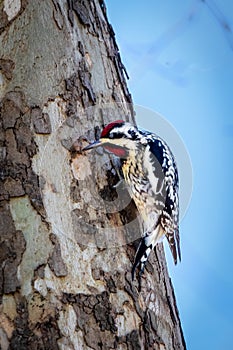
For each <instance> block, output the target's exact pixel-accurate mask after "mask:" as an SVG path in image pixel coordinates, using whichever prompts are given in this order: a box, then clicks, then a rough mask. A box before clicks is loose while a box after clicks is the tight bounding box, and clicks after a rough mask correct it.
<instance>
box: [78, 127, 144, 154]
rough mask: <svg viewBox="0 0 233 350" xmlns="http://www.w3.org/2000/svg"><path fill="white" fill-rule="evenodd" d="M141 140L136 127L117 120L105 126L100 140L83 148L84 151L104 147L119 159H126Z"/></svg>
mask: <svg viewBox="0 0 233 350" xmlns="http://www.w3.org/2000/svg"><path fill="white" fill-rule="evenodd" d="M138 138H139V132H138V129H137V127H136V126H133V125H131V124H130V123H127V122H124V121H123V120H116V121H115V122H112V123H110V124H108V125H107V126H105V128H104V129H103V131H102V133H101V135H100V139H99V140H98V141H95V142H93V143H91V144H90V145H88V146H87V147H85V148H83V151H87V150H90V149H92V148H96V147H99V146H103V147H104V148H105V149H106V150H108V151H109V152H111V153H114V154H115V155H116V156H118V157H125V156H126V155H127V152H128V150H129V149H132V148H133V147H134V144H135V142H134V141H136V140H137V139H138Z"/></svg>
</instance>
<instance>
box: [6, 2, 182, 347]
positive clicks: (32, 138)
mask: <svg viewBox="0 0 233 350" xmlns="http://www.w3.org/2000/svg"><path fill="white" fill-rule="evenodd" d="M125 75H126V72H125V69H124V66H123V65H122V62H121V59H120V56H119V52H118V48H117V45H116V42H115V38H114V32H113V29H112V27H111V25H110V24H109V23H108V20H107V16H106V9H105V5H104V2H103V1H102V0H90V1H88V0H82V1H81V0H79V1H78V0H67V1H65V0H53V1H49V0H43V1H27V0H21V1H20V0H4V1H1V2H0V95H1V105H0V107H1V134H0V142H1V153H0V155H1V183H0V186H1V206H0V210H1V213H0V228H1V237H0V268H1V274H0V298H1V299H0V303H1V305H0V344H1V349H2V350H6V349H17V350H20V349H23V350H24V349H30V350H33V349H40V350H41V349H62V350H63V349H64V350H65V349H72V350H73V349H76V350H80V349H121V350H123V349H160V350H161V349H185V342H184V339H183V335H182V329H181V325H180V320H179V315H178V310H177V307H176V302H175V296H174V291H173V288H172V285H171V281H170V279H169V277H168V273H167V267H166V263H165V259H164V252H163V248H162V246H159V247H158V248H157V249H156V251H155V254H151V257H150V263H149V264H148V265H147V268H146V271H145V273H144V275H143V277H142V285H141V290H140V291H139V286H138V281H134V283H133V282H132V281H131V275H130V271H131V267H132V262H133V259H134V254H135V246H134V245H133V244H132V241H133V240H134V239H135V237H136V236H135V234H137V237H139V235H140V225H139V221H138V220H137V216H138V214H137V211H136V209H135V207H134V204H133V203H132V202H130V199H129V197H128V196H127V195H124V196H123V195H122V194H123V193H125V190H124V188H119V189H117V190H116V189H115V188H113V185H114V184H116V183H117V181H118V175H117V172H116V169H117V166H118V164H117V161H116V160H114V159H113V158H112V157H110V156H109V155H108V154H105V153H104V152H103V151H101V150H98V152H92V153H91V154H82V153H81V152H80V149H81V147H82V146H84V145H86V144H87V143H86V141H87V140H88V141H92V140H94V139H95V138H96V137H98V136H99V133H100V130H101V129H102V126H103V125H104V124H106V123H108V122H110V121H113V120H115V119H121V118H123V119H125V120H130V121H134V119H133V109H132V104H131V102H132V101H131V96H130V94H129V92H128V89H127V86H126V82H125ZM127 243H130V244H127ZM152 255H153V256H152Z"/></svg>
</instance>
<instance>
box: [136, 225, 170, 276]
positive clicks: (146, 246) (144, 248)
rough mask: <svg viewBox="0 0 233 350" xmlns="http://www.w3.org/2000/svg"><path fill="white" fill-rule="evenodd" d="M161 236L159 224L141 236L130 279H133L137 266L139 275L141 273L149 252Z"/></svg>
mask: <svg viewBox="0 0 233 350" xmlns="http://www.w3.org/2000/svg"><path fill="white" fill-rule="evenodd" d="M163 237H164V231H163V230H162V228H161V227H160V226H157V227H156V229H155V230H154V231H153V232H150V234H148V233H147V234H146V235H145V236H144V237H142V238H141V241H140V243H139V246H138V249H137V252H136V256H135V259H134V264H133V268H132V281H133V280H134V275H135V271H136V269H137V267H139V275H141V274H142V273H143V271H144V267H145V264H146V262H147V260H148V258H149V255H150V252H151V251H152V250H153V249H154V247H155V245H156V244H157V243H158V242H160V241H161V239H163Z"/></svg>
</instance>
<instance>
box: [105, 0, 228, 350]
mask: <svg viewBox="0 0 233 350" xmlns="http://www.w3.org/2000/svg"><path fill="white" fill-rule="evenodd" d="M106 5H107V10H108V17H109V20H110V23H111V24H112V25H113V28H114V30H115V33H116V38H117V42H118V45H119V47H120V52H121V57H122V60H123V63H124V64H125V66H126V69H127V71H128V73H129V76H130V80H129V81H128V85H129V89H130V92H131V93H132V95H133V100H134V103H135V104H138V105H142V106H144V107H146V108H150V109H152V110H154V111H157V112H158V113H159V114H161V115H162V116H163V117H164V118H165V119H166V120H168V122H169V123H171V124H172V125H173V127H174V128H175V129H176V131H177V132H178V134H179V135H180V137H181V139H182V140H183V142H184V144H185V146H186V148H187V150H188V153H189V155H190V159H191V163H192V169H193V192H192V199H191V203H190V206H189V208H188V211H187V213H186V215H185V216H184V218H183V220H182V221H181V225H180V226H181V239H182V263H181V264H180V265H179V266H176V267H174V266H173V263H172V260H171V256H170V253H169V252H168V254H167V260H168V265H169V271H170V274H171V276H172V280H173V284H174V288H175V293H176V297H177V303H178V307H179V310H180V316H181V320H182V325H183V330H184V334H185V339H186V342H187V348H188V350H202V349H211V350H220V349H232V348H233V338H232V334H233V317H232V311H233V273H232V267H233V252H232V247H233V232H232V231H233V229H232V216H233V215H232V213H231V211H232V200H231V198H233V191H232V165H233V164H232V159H233V157H232V150H233V2H232V1H231V0H215V1H211V0H205V1H200V0H196V1H194V0H193V1H188V0H185V1H181V0H177V1H174V0H166V1H162V0H160V1H158V0H144V1H132V0H128V1H122V0H118V1H111V0H106ZM136 119H137V122H138V124H139V125H140V126H141V127H144V128H147V129H148V128H149V129H150V130H153V131H155V132H157V130H156V123H155V121H156V119H153V117H146V118H145V116H143V115H138V116H137V118H136ZM182 190H185V191H186V189H182V187H181V189H180V191H181V192H182Z"/></svg>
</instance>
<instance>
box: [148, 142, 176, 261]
mask: <svg viewBox="0 0 233 350" xmlns="http://www.w3.org/2000/svg"><path fill="white" fill-rule="evenodd" d="M149 145H150V151H151V158H152V159H151V160H152V162H153V165H154V166H153V167H154V176H155V177H157V178H158V179H159V180H158V184H159V183H160V184H163V186H161V190H160V198H161V199H162V200H163V209H162V213H161V216H160V224H161V226H162V228H163V230H164V234H165V235H166V237H167V240H168V243H169V247H170V250H171V252H172V255H173V259H174V262H175V264H176V263H177V253H178V256H179V259H181V253H180V237H179V193H178V191H179V178H178V170H177V165H176V162H175V159H174V156H173V154H172V152H171V150H170V148H169V147H168V145H167V144H166V143H165V141H163V140H162V139H161V138H159V137H157V136H154V139H153V140H152V141H151V142H150V143H149Z"/></svg>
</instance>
